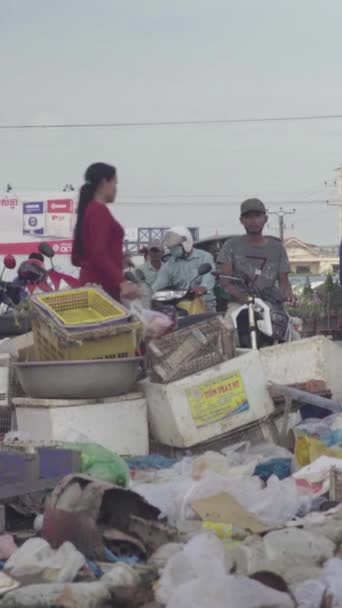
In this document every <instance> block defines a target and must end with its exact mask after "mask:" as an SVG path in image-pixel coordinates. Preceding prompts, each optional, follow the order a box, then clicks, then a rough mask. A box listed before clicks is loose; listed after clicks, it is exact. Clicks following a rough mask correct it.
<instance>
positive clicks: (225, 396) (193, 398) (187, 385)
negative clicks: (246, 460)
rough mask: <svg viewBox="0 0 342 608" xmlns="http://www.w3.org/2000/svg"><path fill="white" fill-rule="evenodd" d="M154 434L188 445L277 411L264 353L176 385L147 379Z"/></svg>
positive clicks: (161, 439) (145, 385)
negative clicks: (269, 383)
mask: <svg viewBox="0 0 342 608" xmlns="http://www.w3.org/2000/svg"><path fill="white" fill-rule="evenodd" d="M141 385H142V387H143V390H144V392H145V395H146V399H147V406H148V413H149V423H150V428H151V433H152V436H153V439H155V440H156V441H158V442H160V443H162V444H164V445H168V446H174V447H177V448H188V447H192V446H194V445H197V444H199V443H201V442H203V441H208V440H209V439H212V438H214V437H219V436H220V435H223V434H225V433H227V432H229V431H233V430H234V429H237V428H239V427H242V426H244V425H247V424H250V423H253V422H256V421H258V420H261V419H263V418H266V417H267V416H269V415H270V414H272V413H273V412H274V405H273V401H272V399H271V397H270V395H269V393H268V390H267V386H266V378H265V375H264V371H263V367H262V364H261V360H260V353H259V352H254V351H251V352H248V353H247V354H245V355H242V356H240V357H236V358H235V359H231V360H229V361H225V362H224V363H221V364H220V365H216V366H215V367H211V368H209V369H206V370H204V371H202V372H199V373H198V374H194V375H192V376H189V377H187V378H183V379H182V380H178V381H176V382H171V383H170V384H166V385H165V384H156V383H152V382H150V381H149V380H145V381H144V382H142V383H141Z"/></svg>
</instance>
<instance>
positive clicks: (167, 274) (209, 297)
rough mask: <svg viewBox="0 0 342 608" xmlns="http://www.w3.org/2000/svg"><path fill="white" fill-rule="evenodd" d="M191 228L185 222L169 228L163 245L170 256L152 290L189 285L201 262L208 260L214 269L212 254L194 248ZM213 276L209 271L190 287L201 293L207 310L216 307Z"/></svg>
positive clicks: (186, 287) (197, 293) (187, 286)
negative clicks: (182, 224)
mask: <svg viewBox="0 0 342 608" xmlns="http://www.w3.org/2000/svg"><path fill="white" fill-rule="evenodd" d="M193 243H194V242H193V238H192V234H191V232H190V230H188V228H185V227H184V226H177V227H174V228H170V230H168V231H167V233H166V235H165V239H164V246H165V247H166V248H167V249H168V250H169V252H170V258H169V260H168V261H167V262H166V263H165V264H164V265H163V266H162V268H161V269H160V271H159V273H158V276H157V279H156V281H155V282H154V283H153V286H152V291H153V292H154V293H155V292H156V291H160V290H161V289H166V288H167V287H171V288H174V289H188V288H189V285H190V283H191V281H193V279H194V278H195V277H197V275H198V270H199V268H200V266H201V265H202V264H207V263H209V264H211V267H212V269H213V270H215V262H214V258H213V256H212V255H211V254H210V253H208V252H207V251H202V250H201V249H194V247H193ZM214 286H215V278H214V276H213V275H212V274H211V273H210V272H209V273H208V274H205V275H203V276H202V277H200V278H199V279H198V282H197V281H196V284H195V286H194V289H193V291H194V292H195V293H196V295H198V296H203V301H204V303H205V305H206V308H207V310H208V311H214V310H216V300H215V295H214Z"/></svg>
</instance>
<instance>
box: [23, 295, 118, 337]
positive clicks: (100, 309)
mask: <svg viewBox="0 0 342 608" xmlns="http://www.w3.org/2000/svg"><path fill="white" fill-rule="evenodd" d="M33 304H34V305H36V306H37V307H38V308H40V309H43V310H44V312H45V313H46V314H48V315H49V316H51V317H52V318H53V319H54V320H55V321H56V322H57V323H59V324H61V325H63V326H64V327H69V328H71V329H72V328H76V327H83V326H89V325H91V326H93V327H94V326H101V325H103V324H107V323H111V322H115V321H124V320H125V319H127V317H128V313H127V311H126V310H125V309H124V308H123V307H122V306H120V304H118V303H117V302H115V301H114V300H112V299H111V298H110V297H109V296H107V295H106V294H105V293H104V292H102V291H101V290H100V289H97V288H95V287H84V288H81V289H70V290H68V291H61V292H58V291H57V292H52V293H48V294H41V295H39V296H36V297H34V298H33Z"/></svg>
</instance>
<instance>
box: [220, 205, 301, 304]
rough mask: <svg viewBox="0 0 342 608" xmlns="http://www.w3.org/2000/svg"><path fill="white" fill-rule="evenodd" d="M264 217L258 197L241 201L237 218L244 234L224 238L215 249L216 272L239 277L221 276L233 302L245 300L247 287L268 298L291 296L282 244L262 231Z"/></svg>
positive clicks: (291, 298) (271, 299) (280, 299)
mask: <svg viewBox="0 0 342 608" xmlns="http://www.w3.org/2000/svg"><path fill="white" fill-rule="evenodd" d="M267 220H268V218H267V215H266V208H265V205H264V203H263V202H262V201H260V200H259V199H257V198H251V199H248V200H246V201H244V202H243V203H242V205H241V214H240V221H241V224H242V225H243V227H244V228H245V230H246V234H245V235H243V236H233V237H231V238H229V239H227V240H226V242H225V243H224V245H223V247H222V249H221V251H220V253H219V256H218V259H217V262H218V265H219V270H220V272H222V274H224V275H228V276H234V277H236V278H239V279H242V281H243V283H240V282H239V283H236V282H234V281H230V280H229V279H225V278H223V277H222V279H221V283H222V286H223V287H224V288H225V289H226V290H227V291H228V292H229V294H230V296H231V298H232V300H233V301H234V302H239V303H241V304H244V303H246V301H247V295H248V291H252V292H253V293H257V294H258V295H259V296H260V297H262V298H264V299H265V300H267V301H269V302H274V303H275V302H277V303H281V302H285V301H292V300H293V294H292V288H291V284H290V281H289V278H288V274H289V272H290V266H289V261H288V257H287V253H286V250H285V247H284V245H283V244H282V242H281V241H280V240H279V239H277V238H275V237H271V236H263V234H262V233H263V229H264V227H265V224H266V223H267Z"/></svg>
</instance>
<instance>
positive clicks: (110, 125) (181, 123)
mask: <svg viewBox="0 0 342 608" xmlns="http://www.w3.org/2000/svg"><path fill="white" fill-rule="evenodd" d="M341 118H342V114H307V115H297V116H263V117H246V118H217V119H208V120H151V121H148V120H147V121H136V122H103V123H101V122H84V123H45V124H44V123H40V124H30V123H21V124H20V123H19V124H10V123H9V124H2V125H1V124H0V130H24V129H121V128H136V127H192V126H215V125H234V124H252V123H254V124H258V123H269V122H299V121H316V120H340V119H341Z"/></svg>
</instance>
